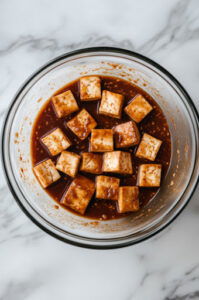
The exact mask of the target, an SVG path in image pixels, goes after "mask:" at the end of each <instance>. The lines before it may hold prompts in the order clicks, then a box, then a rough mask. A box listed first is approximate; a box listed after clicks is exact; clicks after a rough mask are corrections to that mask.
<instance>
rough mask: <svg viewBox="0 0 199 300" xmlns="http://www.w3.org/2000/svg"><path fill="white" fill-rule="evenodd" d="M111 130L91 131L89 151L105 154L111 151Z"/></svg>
mask: <svg viewBox="0 0 199 300" xmlns="http://www.w3.org/2000/svg"><path fill="white" fill-rule="evenodd" d="M113 149H114V142H113V130H112V129H93V130H92V132H91V140H90V151H92V152H106V151H113Z"/></svg>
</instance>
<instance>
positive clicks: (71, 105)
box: [52, 90, 79, 118]
mask: <svg viewBox="0 0 199 300" xmlns="http://www.w3.org/2000/svg"><path fill="white" fill-rule="evenodd" d="M52 103H53V106H54V109H55V112H56V115H57V116H58V118H63V117H66V116H68V115H70V114H71V113H73V112H75V111H77V110H78V109H79V107H78V105H77V102H76V100H75V98H74V96H73V94H72V92H71V91H70V90H68V91H66V92H64V93H62V94H59V95H56V96H54V97H52Z"/></svg>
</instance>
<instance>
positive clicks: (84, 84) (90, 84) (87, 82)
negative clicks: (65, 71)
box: [80, 76, 101, 101]
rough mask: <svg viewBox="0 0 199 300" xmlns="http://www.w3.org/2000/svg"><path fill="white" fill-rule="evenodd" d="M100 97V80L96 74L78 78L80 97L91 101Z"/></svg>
mask: <svg viewBox="0 0 199 300" xmlns="http://www.w3.org/2000/svg"><path fill="white" fill-rule="evenodd" d="M100 98H101V82H100V78H99V77H98V76H86V77H82V78H80V99H81V100H82V101H92V100H98V99H100Z"/></svg>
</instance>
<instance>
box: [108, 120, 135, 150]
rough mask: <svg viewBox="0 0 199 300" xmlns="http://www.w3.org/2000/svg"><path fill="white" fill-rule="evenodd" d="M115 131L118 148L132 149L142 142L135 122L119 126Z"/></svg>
mask: <svg viewBox="0 0 199 300" xmlns="http://www.w3.org/2000/svg"><path fill="white" fill-rule="evenodd" d="M113 130H114V138H115V146H116V148H125V147H131V146H135V145H137V144H139V142H140V133H139V130H138V128H137V125H136V124H135V122H133V121H129V122H126V123H122V124H119V125H117V126H115V128H114V129H113Z"/></svg>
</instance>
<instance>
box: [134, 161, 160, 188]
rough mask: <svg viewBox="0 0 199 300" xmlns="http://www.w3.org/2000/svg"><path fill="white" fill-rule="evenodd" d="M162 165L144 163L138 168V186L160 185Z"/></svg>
mask: <svg viewBox="0 0 199 300" xmlns="http://www.w3.org/2000/svg"><path fill="white" fill-rule="evenodd" d="M161 171H162V166H161V165H160V164H143V165H140V166H139V169H138V179H137V180H138V182H137V184H138V186H141V187H159V186H160V181H161Z"/></svg>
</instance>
